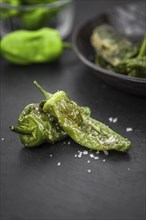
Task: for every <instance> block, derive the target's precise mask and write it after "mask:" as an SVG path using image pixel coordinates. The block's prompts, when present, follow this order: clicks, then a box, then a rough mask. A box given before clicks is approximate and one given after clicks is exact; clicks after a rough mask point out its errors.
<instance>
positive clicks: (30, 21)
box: [20, 0, 67, 29]
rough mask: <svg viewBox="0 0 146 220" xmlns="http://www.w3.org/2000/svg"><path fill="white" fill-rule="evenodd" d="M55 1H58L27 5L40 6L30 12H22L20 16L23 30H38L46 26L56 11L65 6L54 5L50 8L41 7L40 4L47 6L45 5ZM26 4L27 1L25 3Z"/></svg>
mask: <svg viewBox="0 0 146 220" xmlns="http://www.w3.org/2000/svg"><path fill="white" fill-rule="evenodd" d="M56 1H60V0H47V1H45V2H44V1H43V3H42V2H41V1H38V2H36V1H35V2H33V3H31V2H29V4H34V5H35V4H40V5H39V7H37V8H35V9H32V10H26V11H23V12H22V13H21V14H20V16H21V19H22V23H23V27H24V28H25V29H39V28H41V27H42V26H45V25H48V23H49V22H50V21H51V20H52V18H54V17H55V16H56V15H57V13H58V11H60V10H61V9H62V8H63V7H65V6H66V5H67V4H66V3H64V4H61V5H56V6H54V7H50V6H48V7H47V6H45V7H44V6H43V5H42V4H45V3H46V4H47V3H53V2H56ZM26 2H27V3H28V1H26Z"/></svg>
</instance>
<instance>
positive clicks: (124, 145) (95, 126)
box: [43, 91, 131, 152]
mask: <svg viewBox="0 0 146 220" xmlns="http://www.w3.org/2000/svg"><path fill="white" fill-rule="evenodd" d="M43 111H44V112H49V113H50V114H51V115H52V116H54V117H55V118H57V120H58V123H59V125H60V126H61V127H62V129H63V130H64V131H65V132H66V133H67V134H68V135H69V136H70V137H71V138H72V139H73V140H74V141H75V142H77V143H78V144H80V145H82V146H84V147H87V148H90V149H92V150H100V151H104V150H116V151H121V152H127V151H128V150H129V149H130V147H131V142H130V141H129V140H128V139H126V138H124V137H122V136H121V135H119V134H117V133H116V132H114V131H113V130H111V129H110V128H109V127H108V126H106V125H104V124H103V123H101V122H98V121H96V120H95V119H92V118H91V117H89V116H86V115H83V114H82V113H81V110H80V107H79V106H78V105H77V104H76V103H75V102H73V101H72V100H71V99H70V98H69V96H68V95H67V94H66V93H65V92H64V91H59V92H56V93H55V94H54V95H53V96H52V98H50V99H49V100H48V101H47V102H46V103H45V104H44V107H43Z"/></svg>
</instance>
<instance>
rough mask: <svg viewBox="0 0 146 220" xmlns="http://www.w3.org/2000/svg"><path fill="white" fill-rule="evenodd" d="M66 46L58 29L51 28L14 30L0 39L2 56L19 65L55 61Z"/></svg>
mask: <svg viewBox="0 0 146 220" xmlns="http://www.w3.org/2000/svg"><path fill="white" fill-rule="evenodd" d="M66 47H68V44H67V43H63V42H62V39H61V37H60V35H59V33H58V31H57V30H54V29H51V28H42V29H40V30H36V31H28V30H20V31H14V32H12V33H10V34H8V35H6V36H5V37H4V38H3V39H2V40H1V53H2V56H3V57H4V58H6V59H7V60H9V61H10V62H12V63H15V64H21V65H28V64H32V63H43V62H52V61H55V60H57V59H58V58H59V57H60V56H61V54H62V53H63V50H64V48H66Z"/></svg>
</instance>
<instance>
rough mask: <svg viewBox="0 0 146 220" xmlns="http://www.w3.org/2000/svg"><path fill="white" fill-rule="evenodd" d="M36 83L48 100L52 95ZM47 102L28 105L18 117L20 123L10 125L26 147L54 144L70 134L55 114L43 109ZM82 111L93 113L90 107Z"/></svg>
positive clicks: (88, 113)
mask: <svg viewBox="0 0 146 220" xmlns="http://www.w3.org/2000/svg"><path fill="white" fill-rule="evenodd" d="M35 84H36V85H37V87H38V88H39V89H41V91H42V92H43V94H44V95H45V97H46V98H47V100H49V99H50V98H51V97H52V95H51V94H50V93H48V92H46V91H45V90H44V89H42V88H41V87H40V85H39V84H38V83H37V82H35ZM45 102H46V101H42V102H41V103H39V104H38V103H35V104H29V105H28V106H26V107H25V108H24V110H23V111H22V113H21V114H20V116H19V118H18V125H17V126H11V127H10V128H11V130H12V131H14V132H16V133H18V134H19V137H20V141H21V143H22V144H23V145H25V146H26V147H37V146H39V145H41V144H43V143H45V142H47V143H51V144H53V143H56V142H59V141H61V140H64V139H65V138H66V137H67V136H68V135H67V133H66V132H65V131H64V130H63V129H62V128H61V127H60V125H59V124H58V121H57V120H56V119H55V118H54V117H53V116H51V115H50V114H49V113H44V112H43V111H42V107H43V105H44V104H45ZM81 112H82V114H83V115H85V116H89V115H90V114H91V111H90V109H89V108H88V107H81Z"/></svg>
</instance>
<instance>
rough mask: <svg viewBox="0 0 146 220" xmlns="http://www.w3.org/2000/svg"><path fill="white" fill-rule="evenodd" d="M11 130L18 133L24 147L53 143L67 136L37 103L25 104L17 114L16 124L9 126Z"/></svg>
mask: <svg viewBox="0 0 146 220" xmlns="http://www.w3.org/2000/svg"><path fill="white" fill-rule="evenodd" d="M11 130H12V131H14V132H16V133H18V134H19V137H20V140H21V143H22V144H24V145H25V146H26V147H37V146H39V145H41V144H43V143H45V142H48V143H55V142H57V141H61V140H63V139H64V138H66V137H67V134H66V132H64V131H63V130H62V128H61V127H60V126H59V124H58V122H57V121H56V120H55V119H54V117H51V116H50V115H49V114H46V113H44V112H42V110H41V108H40V107H39V104H29V105H28V106H26V107H25V109H24V110H23V112H22V113H21V115H20V116H19V119H18V125H17V126H11Z"/></svg>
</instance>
